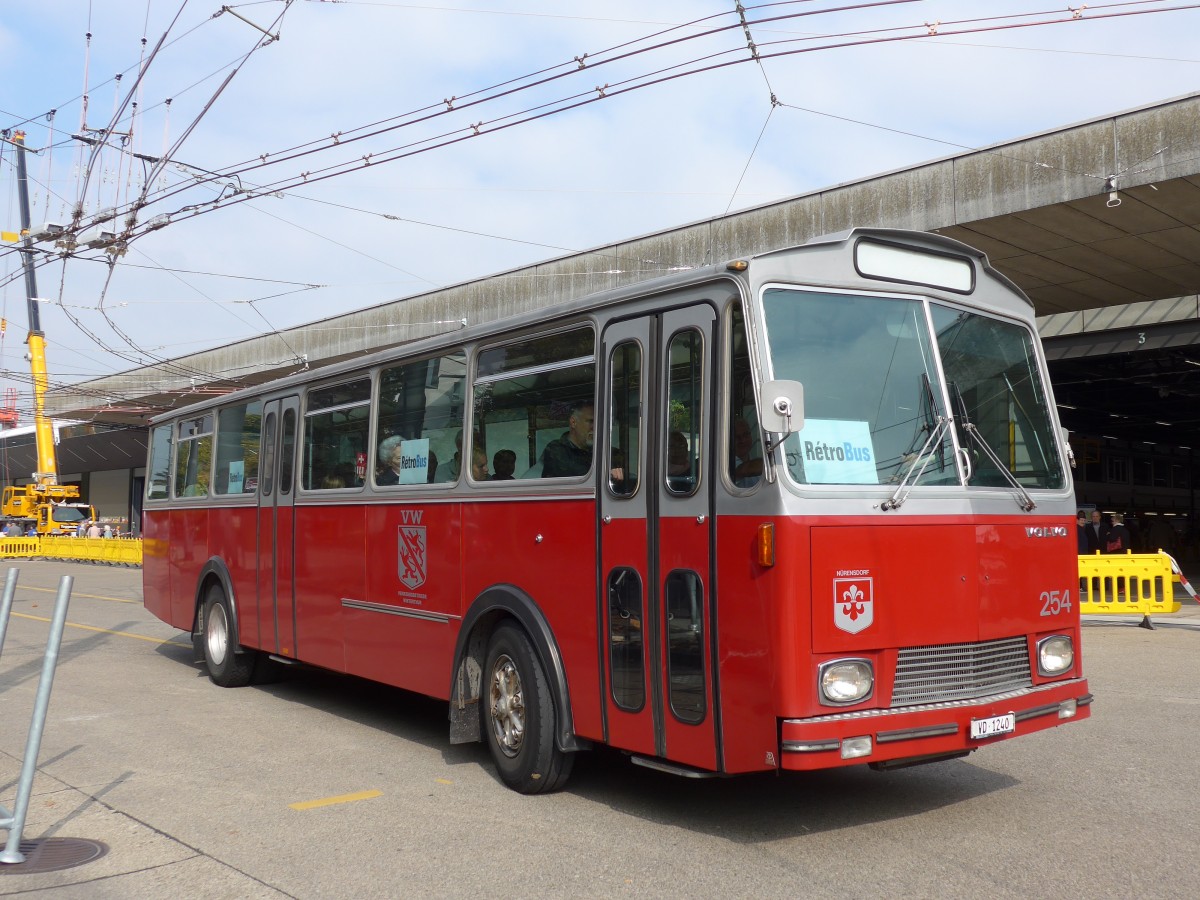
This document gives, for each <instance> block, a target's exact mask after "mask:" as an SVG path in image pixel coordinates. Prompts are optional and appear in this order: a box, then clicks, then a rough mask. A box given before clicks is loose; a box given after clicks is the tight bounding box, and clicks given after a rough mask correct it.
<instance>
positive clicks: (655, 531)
mask: <svg viewBox="0 0 1200 900" xmlns="http://www.w3.org/2000/svg"><path fill="white" fill-rule="evenodd" d="M714 321H715V313H714V311H713V309H712V308H711V307H709V306H707V305H696V306H690V307H686V308H684V309H679V310H673V311H670V312H667V313H663V314H661V315H656V316H649V317H644V318H639V319H635V320H629V321H625V322H618V323H615V324H613V325H611V326H610V327H609V328H607V329H606V330H605V332H604V338H603V352H604V359H605V372H606V383H605V393H604V403H603V411H602V415H603V417H604V418H603V423H604V424H603V426H602V427H599V423H598V427H597V432H598V433H599V434H601V437H600V438H598V439H597V441H596V444H597V446H598V447H600V448H601V452H604V453H607V454H608V456H607V460H606V465H605V466H602V467H601V485H600V497H601V501H600V512H601V538H600V541H601V557H600V558H601V578H602V584H601V597H602V601H601V603H600V609H599V615H600V624H599V627H600V634H601V640H602V642H603V652H602V656H603V659H604V669H605V698H604V702H605V713H606V722H607V733H608V742H609V743H610V744H612V745H613V746H616V747H620V748H623V749H627V750H630V751H633V752H635V753H642V754H646V755H648V756H657V757H662V758H666V759H670V760H672V761H674V762H680V763H684V764H687V765H692V766H697V767H700V768H705V769H716V768H718V764H719V753H718V747H717V734H718V731H717V728H716V724H715V719H716V715H715V707H714V703H713V697H714V696H715V692H714V690H713V685H712V678H713V673H714V672H715V671H716V668H715V665H714V661H713V648H714V647H715V646H716V642H715V640H714V638H713V616H712V609H713V608H714V606H713V602H712V600H713V598H712V591H711V550H710V540H711V535H712V524H711V518H712V516H711V499H710V498H711V488H710V485H709V475H708V474H707V471H706V463H707V460H708V458H709V456H710V455H711V449H710V448H711V444H712V437H711V430H712V425H711V422H710V421H709V412H708V411H709V410H710V409H712V408H714V407H713V400H712V374H711V373H712V362H711V360H712V358H713V355H712V347H713V329H714ZM617 473H620V477H619V478H618V477H617Z"/></svg>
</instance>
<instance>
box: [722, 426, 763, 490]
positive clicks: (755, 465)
mask: <svg viewBox="0 0 1200 900" xmlns="http://www.w3.org/2000/svg"><path fill="white" fill-rule="evenodd" d="M762 472H763V461H762V448H761V445H760V444H759V443H758V442H757V441H756V440H755V439H754V435H753V432H752V431H751V430H750V423H749V422H747V421H746V420H745V419H741V418H739V419H734V421H733V437H732V439H731V441H730V453H729V477H730V478H732V479H733V483H734V484H735V485H737V486H738V487H742V488H748V487H754V485H756V484H758V480H759V479H760V478H762Z"/></svg>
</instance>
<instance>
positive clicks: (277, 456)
mask: <svg viewBox="0 0 1200 900" xmlns="http://www.w3.org/2000/svg"><path fill="white" fill-rule="evenodd" d="M299 414H300V398H299V397H297V396H295V395H292V396H290V397H282V398H280V399H278V400H269V401H267V403H265V404H264V405H263V426H262V427H263V433H262V442H261V444H260V446H261V447H262V456H261V458H260V460H259V486H258V611H259V634H260V635H261V636H262V646H263V649H265V650H267V651H268V652H271V653H277V654H279V655H280V656H288V657H294V656H296V594H295V585H296V579H295V556H294V554H295V547H296V535H295V531H296V529H295V515H294V501H295V496H296V491H295V487H296V484H295V482H296V431H297V426H298V418H299Z"/></svg>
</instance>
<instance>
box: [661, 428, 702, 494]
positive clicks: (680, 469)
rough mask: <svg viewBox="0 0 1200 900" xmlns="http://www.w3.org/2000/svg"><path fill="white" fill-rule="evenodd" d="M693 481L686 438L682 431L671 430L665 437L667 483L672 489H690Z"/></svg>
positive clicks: (690, 454) (690, 458)
mask: <svg viewBox="0 0 1200 900" xmlns="http://www.w3.org/2000/svg"><path fill="white" fill-rule="evenodd" d="M695 483H696V480H695V477H694V473H693V472H692V452H691V450H690V449H688V441H687V438H686V437H685V436H684V434H683V432H682V431H672V432H671V434H670V435H669V436H668V438H667V484H668V485H669V486H670V488H671V490H673V491H690V490H691V489H692V486H693V485H694V484H695Z"/></svg>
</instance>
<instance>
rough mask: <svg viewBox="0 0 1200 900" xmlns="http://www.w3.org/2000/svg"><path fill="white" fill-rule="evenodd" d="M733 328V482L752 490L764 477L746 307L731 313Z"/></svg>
mask: <svg viewBox="0 0 1200 900" xmlns="http://www.w3.org/2000/svg"><path fill="white" fill-rule="evenodd" d="M730 319H731V321H730V328H729V344H730V347H729V365H730V368H731V369H732V371H731V373H730V379H729V383H730V385H731V389H730V391H729V445H728V453H729V480H730V481H732V482H733V483H734V485H735V486H737V487H740V488H752V487H754V486H755V485H756V484H758V482H759V480H760V479H761V478H762V472H763V460H762V434H761V432H760V431H759V428H758V414H757V411H756V408H755V405H754V387H753V384H752V383H751V380H750V350H749V348H748V347H747V346H746V323H745V321H744V320H743V318H742V308H741V306H740V305H735V306H734V308H733V310H732V311H731V316H730Z"/></svg>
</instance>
